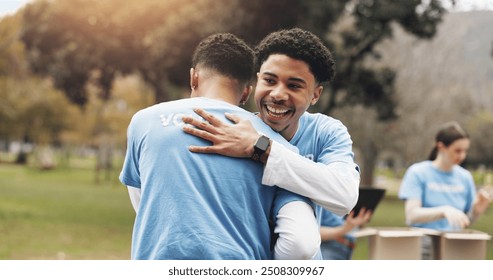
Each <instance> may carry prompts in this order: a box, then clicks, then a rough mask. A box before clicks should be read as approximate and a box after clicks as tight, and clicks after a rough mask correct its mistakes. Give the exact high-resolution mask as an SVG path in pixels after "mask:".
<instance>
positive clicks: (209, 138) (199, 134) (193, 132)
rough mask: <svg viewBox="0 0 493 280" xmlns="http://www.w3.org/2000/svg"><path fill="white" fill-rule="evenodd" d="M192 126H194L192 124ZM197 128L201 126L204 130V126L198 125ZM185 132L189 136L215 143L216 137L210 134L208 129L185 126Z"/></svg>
mask: <svg viewBox="0 0 493 280" xmlns="http://www.w3.org/2000/svg"><path fill="white" fill-rule="evenodd" d="M191 124H192V123H191ZM192 125H194V124H192ZM196 126H199V127H200V128H202V125H196ZM183 131H184V132H186V133H188V134H191V135H194V136H197V137H199V138H202V139H204V140H207V141H210V142H214V139H215V138H214V135H213V134H211V133H210V132H208V131H207V130H206V129H197V128H195V127H193V126H191V125H184V126H183Z"/></svg>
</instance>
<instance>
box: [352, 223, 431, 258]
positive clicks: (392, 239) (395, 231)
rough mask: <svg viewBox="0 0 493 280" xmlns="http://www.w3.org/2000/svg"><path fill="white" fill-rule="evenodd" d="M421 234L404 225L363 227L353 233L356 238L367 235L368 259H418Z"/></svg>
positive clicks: (419, 256)
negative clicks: (400, 226)
mask: <svg viewBox="0 0 493 280" xmlns="http://www.w3.org/2000/svg"><path fill="white" fill-rule="evenodd" d="M423 235H424V233H423V232H422V231H420V230H415V229H414V228H405V227H402V228H396V227H378V228H377V227H375V228H363V229H361V230H360V231H358V232H356V234H355V236H356V237H357V238H362V237H368V254H369V259H370V260H420V259H421V238H422V237H423Z"/></svg>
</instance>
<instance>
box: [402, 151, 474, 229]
mask: <svg viewBox="0 0 493 280" xmlns="http://www.w3.org/2000/svg"><path fill="white" fill-rule="evenodd" d="M475 197H476V187H475V185H474V180H473V178H472V175H471V173H470V172H469V171H467V170H466V169H464V168H462V167H461V166H459V165H455V166H454V167H453V169H452V170H451V171H450V172H445V171H442V170H440V169H438V168H436V167H435V166H433V164H432V161H429V160H427V161H423V162H419V163H415V164H413V165H412V166H411V167H409V169H408V170H407V171H406V173H405V175H404V178H403V179H402V183H401V187H400V190H399V198H400V199H403V200H407V199H418V200H420V201H421V204H422V207H438V206H444V205H449V206H452V207H454V208H456V209H459V210H460V211H463V212H464V213H467V212H469V210H471V207H472V204H473V202H474V198H475ZM411 226H414V227H421V228H430V229H435V230H444V231H445V230H454V229H453V228H452V227H451V226H450V224H449V223H448V221H447V219H440V220H437V221H433V222H429V223H417V224H412V225H411Z"/></svg>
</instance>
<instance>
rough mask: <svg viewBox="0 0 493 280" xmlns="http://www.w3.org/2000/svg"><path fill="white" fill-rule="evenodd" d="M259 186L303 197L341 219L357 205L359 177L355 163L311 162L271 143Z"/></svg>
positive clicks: (273, 142)
mask: <svg viewBox="0 0 493 280" xmlns="http://www.w3.org/2000/svg"><path fill="white" fill-rule="evenodd" d="M262 183H263V184H264V185H268V186H278V187H281V188H283V189H286V190H288V191H291V192H293V193H297V194H300V195H303V196H306V197H308V198H310V199H311V200H312V201H314V202H316V203H318V204H319V205H321V206H322V207H324V208H326V209H327V210H329V211H331V212H333V213H334V214H336V215H339V216H343V215H346V214H348V213H349V212H350V211H351V210H352V209H353V207H354V206H355V205H356V202H357V200H358V188H359V183H360V175H359V172H358V171H357V169H356V164H353V163H346V162H334V163H330V164H327V165H326V164H323V163H317V162H313V161H311V160H309V159H307V158H305V157H303V156H300V155H299V154H297V153H295V152H292V151H290V150H289V149H287V148H286V147H284V146H283V145H281V144H279V143H276V142H275V141H272V147H271V150H270V153H269V157H268V159H267V163H266V165H265V169H264V175H263V178H262Z"/></svg>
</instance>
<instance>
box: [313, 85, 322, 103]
mask: <svg viewBox="0 0 493 280" xmlns="http://www.w3.org/2000/svg"><path fill="white" fill-rule="evenodd" d="M323 91H324V87H323V86H322V85H319V86H318V87H316V88H315V92H314V93H313V97H312V100H311V101H310V105H312V106H313V105H315V104H316V103H317V101H318V99H320V96H321V95H322V92H323Z"/></svg>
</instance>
